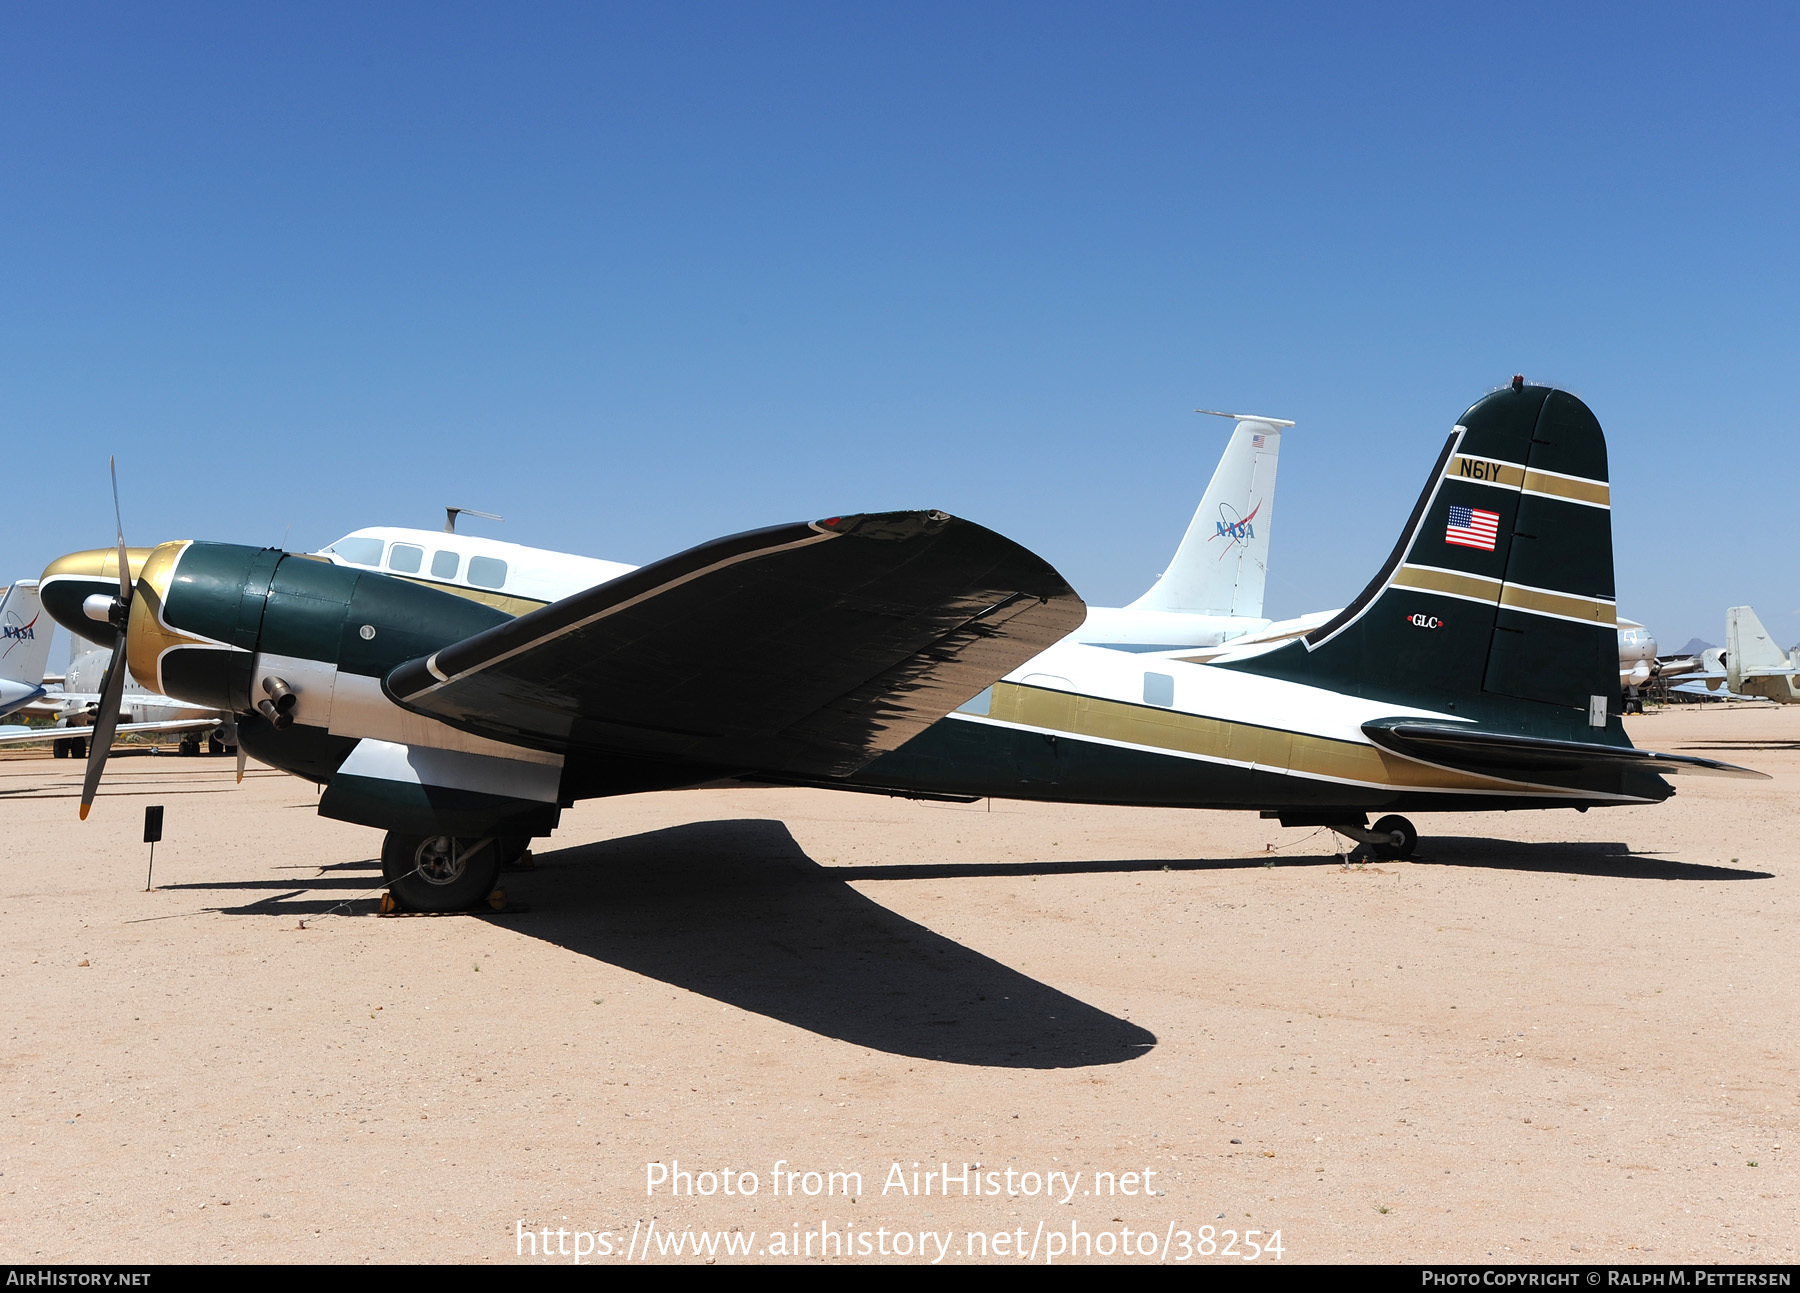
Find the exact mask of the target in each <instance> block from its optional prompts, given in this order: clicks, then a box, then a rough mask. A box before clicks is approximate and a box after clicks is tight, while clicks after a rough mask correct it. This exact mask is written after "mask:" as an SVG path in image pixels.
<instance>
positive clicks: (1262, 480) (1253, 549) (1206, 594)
mask: <svg viewBox="0 0 1800 1293" xmlns="http://www.w3.org/2000/svg"><path fill="white" fill-rule="evenodd" d="M1198 412H1202V413H1208V412H1211V410H1210V409H1200V410H1198ZM1216 416H1221V417H1236V418H1237V419H1238V424H1237V429H1236V430H1234V431H1233V432H1232V433H1231V441H1230V443H1228V444H1227V445H1226V446H1225V453H1224V455H1223V456H1222V457H1221V458H1220V459H1219V465H1218V466H1217V467H1216V468H1215V469H1214V470H1213V476H1212V481H1211V483H1210V484H1208V485H1207V487H1206V493H1205V495H1203V496H1202V497H1201V499H1200V507H1199V509H1198V510H1197V511H1195V513H1194V519H1193V520H1192V521H1191V522H1189V524H1188V528H1187V533H1186V534H1185V535H1183V536H1182V540H1181V546H1180V547H1178V548H1176V549H1175V556H1174V558H1173V559H1172V560H1171V561H1170V562H1169V568H1168V569H1167V570H1165V571H1164V572H1163V574H1162V577H1161V578H1160V579H1158V580H1157V581H1156V583H1155V584H1153V585H1151V588H1150V591H1149V592H1147V593H1145V594H1144V595H1143V596H1142V597H1140V598H1138V599H1137V600H1136V601H1135V602H1133V603H1131V607H1130V609H1132V610H1141V611H1180V612H1186V613H1190V614H1201V615H1239V616H1246V617H1248V618H1250V619H1260V618H1262V608H1263V581H1264V578H1265V577H1266V575H1267V574H1268V566H1269V529H1270V525H1271V522H1272V520H1273V517H1274V512H1275V467H1276V462H1277V460H1278V459H1279V457H1280V455H1281V429H1282V428H1283V427H1291V426H1293V425H1294V424H1293V423H1292V422H1287V421H1283V420H1282V419H1280V418H1263V417H1252V416H1250V415H1247V414H1230V413H1227V414H1218V415H1216Z"/></svg>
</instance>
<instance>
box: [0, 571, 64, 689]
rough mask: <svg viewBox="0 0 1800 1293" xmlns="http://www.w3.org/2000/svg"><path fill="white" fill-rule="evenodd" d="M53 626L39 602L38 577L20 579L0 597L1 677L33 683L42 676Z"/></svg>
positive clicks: (41, 680)
mask: <svg viewBox="0 0 1800 1293" xmlns="http://www.w3.org/2000/svg"><path fill="white" fill-rule="evenodd" d="M55 629H56V626H55V625H54V624H52V623H51V622H50V619H49V617H47V616H46V615H45V614H44V613H43V607H42V606H41V605H40V604H39V602H38V581H37V580H35V579H21V580H18V581H17V582H16V583H14V584H13V586H12V587H11V588H9V589H7V590H6V598H5V600H4V601H0V635H3V636H0V678H4V679H5V680H6V681H8V682H22V683H26V684H29V685H30V686H32V687H36V686H37V685H38V684H39V683H41V682H43V680H44V664H45V662H46V661H47V660H48V659H49V658H50V636H51V634H52V633H54V632H55Z"/></svg>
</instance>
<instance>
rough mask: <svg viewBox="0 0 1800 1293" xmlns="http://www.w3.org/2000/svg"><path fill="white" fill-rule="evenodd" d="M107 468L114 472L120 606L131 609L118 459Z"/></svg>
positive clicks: (129, 569)
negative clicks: (120, 501)
mask: <svg viewBox="0 0 1800 1293" xmlns="http://www.w3.org/2000/svg"><path fill="white" fill-rule="evenodd" d="M106 466H107V469H108V470H109V471H111V472H112V487H113V524H114V525H115V526H117V527H118V534H119V605H121V606H123V607H125V608H126V609H130V607H131V563H130V562H129V561H127V560H126V559H125V521H124V519H123V517H122V515H121V514H120V512H119V462H118V459H116V458H108V459H107V460H106Z"/></svg>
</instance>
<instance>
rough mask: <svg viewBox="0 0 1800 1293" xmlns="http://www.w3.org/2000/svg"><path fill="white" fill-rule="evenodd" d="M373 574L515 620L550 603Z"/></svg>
mask: <svg viewBox="0 0 1800 1293" xmlns="http://www.w3.org/2000/svg"><path fill="white" fill-rule="evenodd" d="M349 569H351V570H361V569H362V567H361V566H351V567H349ZM370 573H371V574H378V575H386V576H387V577H388V578H389V579H404V580H405V581H406V582H407V583H409V584H421V585H423V586H424V587H426V588H435V589H437V591H438V592H440V593H453V594H454V595H456V596H457V597H466V598H468V599H469V600H470V601H472V602H481V603H483V604H485V605H488V606H492V607H493V608H494V609H495V610H499V611H505V612H506V613H507V614H508V615H511V616H513V617H514V618H515V619H516V618H518V617H519V616H521V615H523V614H525V612H527V611H535V610H537V609H539V608H540V607H543V606H548V605H549V604H550V603H549V602H540V601H538V600H537V599H536V598H534V597H509V596H508V595H507V594H505V593H496V592H493V591H491V590H489V589H486V588H465V587H463V586H462V585H461V584H442V583H439V582H438V581H437V580H435V579H421V578H419V577H418V576H417V575H397V574H395V573H394V572H393V571H391V570H375V571H370Z"/></svg>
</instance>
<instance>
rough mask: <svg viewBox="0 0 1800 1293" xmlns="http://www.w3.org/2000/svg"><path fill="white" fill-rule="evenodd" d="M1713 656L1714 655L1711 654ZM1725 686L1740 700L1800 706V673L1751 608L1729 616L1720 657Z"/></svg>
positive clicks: (1733, 611) (1733, 610)
mask: <svg viewBox="0 0 1800 1293" xmlns="http://www.w3.org/2000/svg"><path fill="white" fill-rule="evenodd" d="M1708 654H1709V655H1710V654H1711V652H1708ZM1720 663H1721V664H1723V665H1724V667H1725V685H1726V687H1728V688H1729V689H1730V690H1732V691H1734V692H1736V693H1737V694H1738V695H1740V696H1760V697H1762V698H1763V699H1764V700H1772V701H1775V702H1776V703H1777V704H1782V705H1793V704H1797V703H1800V685H1797V682H1800V678H1797V674H1800V670H1797V669H1796V665H1795V662H1794V661H1792V660H1790V659H1789V658H1788V655H1787V652H1785V651H1783V650H1782V649H1781V648H1780V647H1778V646H1776V645H1775V639H1774V638H1772V637H1770V636H1769V630H1767V629H1766V628H1764V627H1763V623H1762V621H1761V620H1760V619H1758V618H1757V617H1756V612H1755V611H1753V610H1751V609H1750V608H1749V607H1748V606H1733V607H1731V608H1729V609H1728V610H1727V611H1726V612H1725V649H1724V651H1722V652H1721V653H1720Z"/></svg>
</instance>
